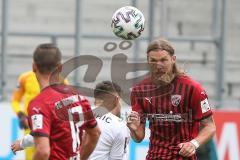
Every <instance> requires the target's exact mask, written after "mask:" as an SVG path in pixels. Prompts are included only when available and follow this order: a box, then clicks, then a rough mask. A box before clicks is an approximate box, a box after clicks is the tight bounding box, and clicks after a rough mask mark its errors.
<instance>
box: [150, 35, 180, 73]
mask: <svg viewBox="0 0 240 160" xmlns="http://www.w3.org/2000/svg"><path fill="white" fill-rule="evenodd" d="M158 50H165V51H167V52H168V53H169V55H170V56H173V55H174V54H175V50H174V48H173V46H172V45H171V43H170V42H169V41H167V40H165V39H156V40H153V41H152V42H150V43H149V45H148V47H147V55H148V53H149V52H151V51H158ZM172 72H173V74H174V77H175V76H179V75H185V71H184V70H183V69H182V68H180V67H178V66H177V64H176V63H174V64H173V68H172Z"/></svg>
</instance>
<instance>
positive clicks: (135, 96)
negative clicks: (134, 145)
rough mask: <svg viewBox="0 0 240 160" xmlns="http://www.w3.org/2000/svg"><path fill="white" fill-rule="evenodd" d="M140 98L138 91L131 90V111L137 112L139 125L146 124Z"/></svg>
mask: <svg viewBox="0 0 240 160" xmlns="http://www.w3.org/2000/svg"><path fill="white" fill-rule="evenodd" d="M142 100H143V98H142V96H141V95H140V93H139V92H138V89H136V88H133V90H132V92H131V106H132V110H133V111H136V112H138V114H139V115H140V119H141V123H144V124H145V123H146V116H145V111H144V109H143V103H142Z"/></svg>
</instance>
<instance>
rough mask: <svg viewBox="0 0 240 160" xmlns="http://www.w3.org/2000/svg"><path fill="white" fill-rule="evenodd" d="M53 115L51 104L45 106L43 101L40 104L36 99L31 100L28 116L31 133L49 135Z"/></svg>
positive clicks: (33, 134)
mask: <svg viewBox="0 0 240 160" xmlns="http://www.w3.org/2000/svg"><path fill="white" fill-rule="evenodd" d="M45 105H46V104H45ZM51 117H52V116H51V111H50V107H49V106H44V105H43V104H42V103H41V104H39V103H37V102H35V101H32V102H30V104H29V107H28V118H29V125H30V129H31V135H32V136H43V137H49V135H50V129H51Z"/></svg>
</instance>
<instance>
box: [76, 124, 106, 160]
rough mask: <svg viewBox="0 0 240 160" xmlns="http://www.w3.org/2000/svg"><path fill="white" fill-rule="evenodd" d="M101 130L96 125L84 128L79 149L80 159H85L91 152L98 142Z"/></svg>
mask: <svg viewBox="0 0 240 160" xmlns="http://www.w3.org/2000/svg"><path fill="white" fill-rule="evenodd" d="M100 134H101V131H100V129H99V127H98V126H96V127H94V128H87V129H85V133H84V136H83V141H82V145H81V149H80V158H81V160H86V159H88V157H89V156H90V155H91V153H92V152H93V150H94V148H95V147H96V144H97V142H98V139H99V136H100Z"/></svg>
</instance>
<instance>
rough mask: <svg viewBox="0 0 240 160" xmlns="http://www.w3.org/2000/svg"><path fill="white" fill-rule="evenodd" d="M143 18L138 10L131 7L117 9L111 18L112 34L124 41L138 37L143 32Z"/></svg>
mask: <svg viewBox="0 0 240 160" xmlns="http://www.w3.org/2000/svg"><path fill="white" fill-rule="evenodd" d="M144 23H145V18H144V16H143V14H142V12H141V11H140V10H138V9H137V8H135V7H132V6H125V7H122V8H120V9H118V10H117V11H116V12H115V13H114V14H113V17H112V24H111V27H112V30H113V33H114V34H115V35H116V36H118V37H120V38H123V39H125V40H133V39H135V38H137V37H139V36H140V35H141V33H142V31H143V30H144Z"/></svg>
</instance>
